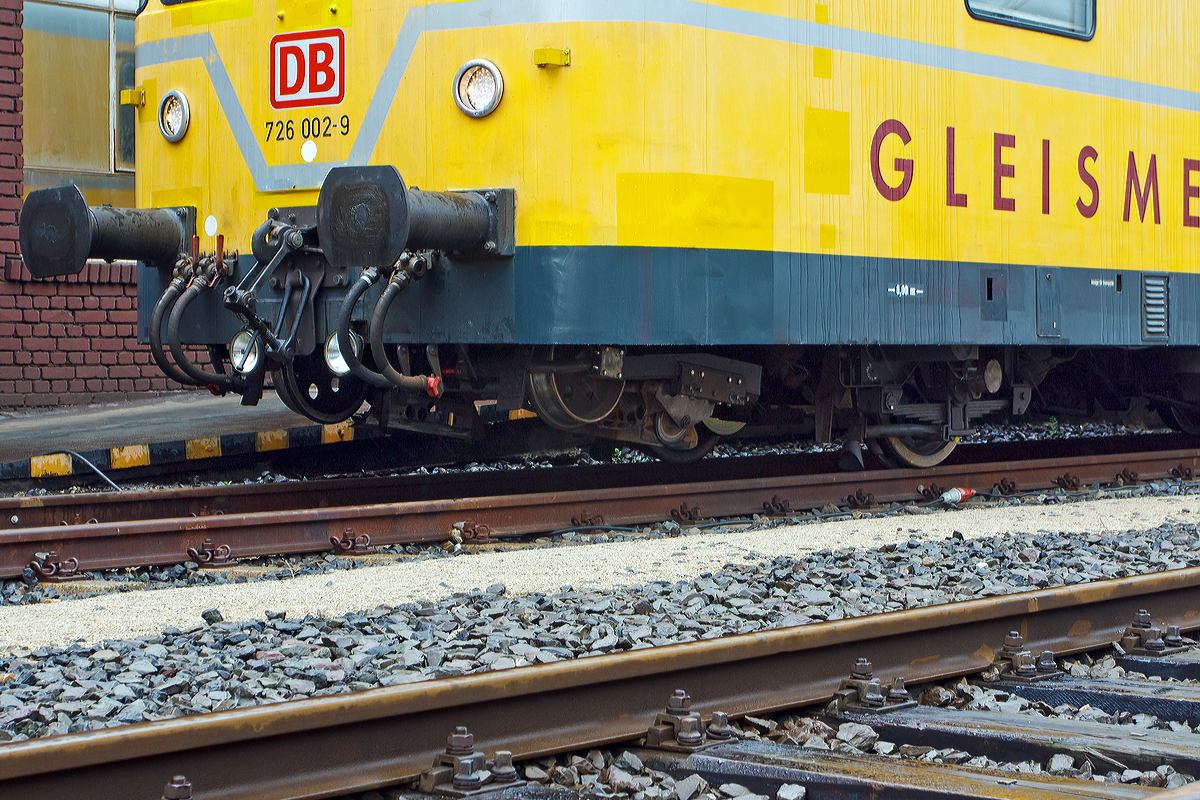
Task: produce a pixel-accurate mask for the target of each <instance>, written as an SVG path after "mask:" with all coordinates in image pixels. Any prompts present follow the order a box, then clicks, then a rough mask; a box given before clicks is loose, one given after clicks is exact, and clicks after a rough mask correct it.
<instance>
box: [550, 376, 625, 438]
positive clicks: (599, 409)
mask: <svg viewBox="0 0 1200 800" xmlns="http://www.w3.org/2000/svg"><path fill="white" fill-rule="evenodd" d="M529 389H530V395H531V397H532V398H533V404H534V406H535V407H536V408H537V412H538V416H540V417H542V418H543V419H545V420H546V422H548V423H550V424H551V425H553V426H554V427H556V428H561V429H563V430H571V429H574V428H582V427H583V426H585V425H591V424H593V423H596V422H599V421H600V420H602V419H604V418H605V417H607V416H608V415H609V414H611V413H612V410H613V409H614V408H616V407H617V403H619V402H620V400H621V392H623V391H625V381H623V380H619V379H617V378H602V377H599V376H597V375H591V374H589V373H586V372H563V373H552V372H539V373H534V374H532V375H530V376H529Z"/></svg>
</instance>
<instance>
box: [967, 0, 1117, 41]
mask: <svg viewBox="0 0 1200 800" xmlns="http://www.w3.org/2000/svg"><path fill="white" fill-rule="evenodd" d="M978 2H979V0H963V5H964V6H966V9H967V14H968V15H970V17H971V18H972V19H976V20H979V21H980V22H990V23H992V24H994V25H1006V26H1008V27H1010V28H1021V29H1023V30H1028V31H1037V32H1038V33H1049V34H1051V35H1053V36H1062V37H1065V38H1068V39H1075V40H1077V41H1082V42H1090V41H1091V40H1092V39H1093V38H1094V37H1095V36H1096V23H1097V16H1098V14H1099V9H1098V8H1097V5H1098V3H1097V2H1096V0H1083V2H1085V3H1089V4H1090V5H1091V22H1092V25H1091V28H1090V29H1089V30H1087V31H1078V30H1075V29H1073V28H1067V27H1063V26H1055V25H1048V24H1039V23H1037V22H1033V21H1031V20H1027V19H1021V18H1020V17H1011V16H1008V15H1006V14H1001V13H998V12H995V11H991V10H984V9H979V8H972V4H973V3H976V4H977V3H978Z"/></svg>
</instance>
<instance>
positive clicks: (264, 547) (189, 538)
mask: <svg viewBox="0 0 1200 800" xmlns="http://www.w3.org/2000/svg"><path fill="white" fill-rule="evenodd" d="M1196 473H1200V451H1197V450H1194V449H1189V450H1174V451H1161V452H1150V453H1122V454H1114V455H1106V456H1094V455H1093V456H1087V457H1083V458H1056V459H1047V460H1042V461H1033V462H1004V463H993V464H977V465H957V466H953V467H939V468H935V469H930V470H883V471H876V472H856V473H848V472H843V473H833V474H820V475H785V476H775V477H766V478H745V479H738V480H726V481H704V482H697V483H677V484H668V485H653V486H625V487H614V488H605V489H592V490H572V491H557V492H542V493H536V494H517V495H506V496H499V497H474V498H466V499H460V500H428V501H414V502H396V503H378V504H374V505H364V506H342V507H334V508H308V509H300V510H292V511H264V512H261V513H243V514H223V515H213V516H204V517H176V518H170V519H158V520H134V521H129V522H109V523H96V524H82V525H56V526H45V527H37V528H27V529H21V530H11V531H3V532H0V578H11V577H17V576H20V575H21V574H22V571H23V570H24V569H25V568H26V567H28V566H30V565H31V564H33V563H34V562H37V566H36V567H35V569H36V571H37V572H38V573H39V574H40V575H41V576H42V577H45V578H51V579H56V578H64V577H71V576H72V575H73V574H78V573H81V572H85V571H88V570H99V569H112V568H120V567H138V566H153V565H164V564H177V563H181V562H183V561H195V562H198V563H201V564H204V565H208V566H216V565H220V564H223V563H227V562H231V561H233V560H235V559H238V558H251V557H258V556H268V555H288V554H297V553H312V552H322V551H333V552H341V553H350V554H359V553H364V552H367V551H369V549H370V548H372V547H378V546H382V545H390V544H398V543H411V542H422V541H425V542H427V541H442V540H445V539H447V538H448V537H449V536H450V535H451V533H452V531H454V530H455V529H457V530H458V531H459V532H460V534H461V535H462V536H463V538H464V539H465V540H467V541H471V540H474V541H485V540H487V539H488V538H490V537H498V536H513V535H522V534H533V533H543V532H547V531H553V530H558V529H562V528H569V527H572V526H578V525H591V524H595V525H610V526H627V525H643V524H647V523H652V522H660V521H665V520H670V519H676V520H679V521H680V522H681V523H682V524H688V523H690V522H694V521H698V520H700V519H711V518H718V519H719V518H725V517H737V516H744V515H748V514H753V513H759V514H764V513H765V514H776V515H787V514H794V513H800V512H801V510H803V509H810V508H817V507H820V506H823V505H826V504H828V503H845V502H847V501H848V500H849V501H850V502H851V503H852V504H858V505H863V504H865V503H868V502H874V503H881V502H898V501H899V502H906V501H912V500H920V499H922V494H921V491H920V489H919V487H921V488H923V489H924V491H925V493H926V495H929V494H932V495H933V496H936V494H937V493H938V492H940V491H941V489H942V488H944V487H948V486H970V487H972V488H977V489H991V488H992V487H1005V489H1006V490H1008V491H1009V492H1010V493H1011V491H1017V490H1024V491H1028V490H1035V489H1041V488H1051V487H1056V486H1057V487H1062V488H1079V487H1080V486H1088V485H1090V484H1093V483H1100V484H1104V485H1110V484H1113V483H1124V484H1127V483H1128V482H1130V481H1131V480H1143V481H1144V480H1149V479H1155V478H1170V477H1185V478H1190V477H1191V476H1192V475H1193V474H1196ZM39 553H42V554H50V555H48V556H45V557H43V558H38V555H37V554H39Z"/></svg>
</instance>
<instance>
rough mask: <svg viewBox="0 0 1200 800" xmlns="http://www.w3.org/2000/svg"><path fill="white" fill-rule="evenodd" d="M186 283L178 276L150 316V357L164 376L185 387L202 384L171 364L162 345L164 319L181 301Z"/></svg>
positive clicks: (168, 286) (183, 278) (169, 285)
mask: <svg viewBox="0 0 1200 800" xmlns="http://www.w3.org/2000/svg"><path fill="white" fill-rule="evenodd" d="M186 283H187V279H186V278H185V277H184V276H182V275H177V276H176V277H175V278H173V279H172V280H171V282H170V283H169V284H168V285H167V289H166V291H165V292H163V293H162V297H160V298H158V303H157V304H156V305H155V306H154V313H153V314H151V315H150V355H152V356H153V357H154V363H155V364H158V368H159V369H161V370H162V371H163V374H164V375H166V376H167V377H168V378H170V379H171V380H173V381H175V382H176V383H182V384H183V385H184V386H200V385H202V384H200V383H198V382H196V381H194V380H192V379H191V378H190V377H188V376H187V375H185V374H184V373H183V371H182V370H180V369H179V367H177V366H175V365H174V364H172V363H171V361H170V359H168V358H167V354H166V353H165V352H164V351H163V345H162V324H163V317H165V316H166V315H167V309H168V308H171V306H172V305H173V304H174V303H175V301H176V300H178V299H179V293H180V292H181V291H182V290H183V287H184V285H185V284H186Z"/></svg>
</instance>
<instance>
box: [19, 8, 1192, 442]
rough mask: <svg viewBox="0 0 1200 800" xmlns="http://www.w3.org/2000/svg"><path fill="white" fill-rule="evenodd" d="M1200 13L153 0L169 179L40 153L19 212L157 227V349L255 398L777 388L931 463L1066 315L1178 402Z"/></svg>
mask: <svg viewBox="0 0 1200 800" xmlns="http://www.w3.org/2000/svg"><path fill="white" fill-rule="evenodd" d="M1195 22H1196V15H1195V12H1194V11H1192V10H1190V9H1189V8H1188V7H1187V6H1186V5H1184V4H1179V5H1177V6H1171V7H1169V8H1168V7H1163V8H1156V9H1152V10H1147V9H1142V8H1135V7H1133V6H1132V5H1130V6H1126V5H1120V6H1119V7H1115V8H1107V7H1105V8H1100V9H1099V10H1098V9H1097V3H1096V2H1095V0H1037V2H1034V3H1028V2H1017V1H1016V0H955V1H954V2H945V1H944V0H892V1H889V2H850V0H839V1H838V2H814V0H714V2H700V1H699V0H656V1H655V2H651V3H646V2H640V0H639V1H638V2H635V1H634V0H607V1H606V2H596V1H595V0H527V2H515V1H514V0H465V1H463V2H449V1H447V2H435V1H434V0H429V2H424V1H420V2H379V3H371V4H366V3H362V2H359V3H357V4H356V3H354V2H353V0H324V2H320V3H318V2H313V1H312V0H180V1H177V2H164V1H163V0H151V2H150V4H149V6H148V7H147V8H146V9H145V10H144V12H143V13H142V14H141V15H140V16H139V17H138V29H137V50H136V63H137V72H136V75H137V81H136V88H135V89H133V90H132V91H129V92H127V93H125V94H126V97H125V100H126V101H128V102H130V103H132V104H134V105H135V106H136V107H137V120H138V123H137V124H138V138H139V146H138V154H137V174H138V179H137V198H138V206H139V208H140V209H142V210H141V211H135V210H123V209H107V210H105V209H95V208H93V209H88V208H87V206H86V204H85V203H84V201H83V199H82V197H80V196H79V194H78V192H77V191H76V190H74V189H73V188H72V187H66V188H64V189H60V190H49V191H47V192H36V193H33V194H31V195H30V198H29V201H28V202H27V204H26V208H25V211H24V212H23V215H22V247H23V251H24V252H25V255H26V259H27V261H28V262H29V264H30V267H31V269H32V270H33V271H34V273H35V274H43V275H52V274H63V273H66V272H70V271H73V270H77V269H78V267H79V265H81V264H82V261H83V259H85V258H86V257H88V256H92V257H110V258H111V257H127V258H137V259H139V260H141V261H143V262H144V263H145V264H146V265H147V268H146V269H143V271H142V287H141V295H140V296H141V298H142V308H141V309H140V310H139V328H140V330H141V332H142V335H143V338H145V339H147V340H148V341H149V342H150V344H151V346H152V348H153V349H154V351H155V354H156V355H155V358H156V360H157V361H158V362H159V364H160V366H162V367H163V369H164V371H166V372H167V374H168V375H171V376H172V377H174V378H176V379H177V380H180V381H182V382H185V383H193V384H210V385H212V386H213V387H214V388H217V389H218V390H233V391H238V392H241V393H242V394H243V396H244V397H245V398H246V400H247V402H253V401H255V400H256V398H257V397H258V395H259V393H260V392H261V389H262V385H263V380H264V376H265V375H266V374H267V373H268V372H269V373H272V374H273V375H274V384H275V386H276V388H277V389H278V390H279V391H280V393H281V395H282V396H283V397H284V399H285V400H286V401H287V402H288V403H289V404H290V405H292V406H293V407H294V408H296V409H297V410H299V411H301V412H302V413H304V414H306V415H308V416H310V417H312V418H313V419H318V420H321V421H334V420H338V419H344V418H346V417H347V416H349V415H350V414H352V413H354V411H355V410H357V408H358V407H359V406H360V405H361V403H362V401H363V399H364V398H366V397H368V396H369V397H370V398H371V400H372V406H373V407H375V408H378V409H379V411H378V413H379V415H380V417H381V419H382V420H383V421H384V422H387V423H388V424H397V425H400V426H404V425H410V426H417V427H419V426H421V425H432V426H440V429H441V430H443V431H444V430H446V429H450V428H454V427H456V426H461V425H464V424H465V425H467V427H471V426H473V425H475V424H476V423H475V422H470V421H469V420H475V421H477V420H478V419H479V418H480V416H481V409H483V408H488V409H490V411H489V413H490V414H493V415H495V416H493V417H490V418H494V419H507V418H509V417H511V416H514V415H515V416H521V415H523V414H524V413H525V412H526V411H527V410H533V411H536V413H537V415H538V416H539V417H540V418H541V419H542V420H544V421H545V422H547V423H548V424H550V425H551V426H552V427H554V428H558V429H560V430H568V431H574V432H581V433H584V434H587V435H591V436H604V437H609V438H614V439H620V440H624V441H632V442H636V443H639V444H643V445H651V446H654V447H657V448H660V450H662V451H663V452H667V453H675V454H678V453H681V452H686V453H693V454H694V453H697V452H700V451H702V450H704V449H705V447H707V446H711V443H712V442H713V441H715V439H716V438H717V437H719V436H722V435H728V434H731V433H733V432H735V431H736V430H738V428H740V427H741V425H742V424H743V423H745V422H747V421H752V420H753V419H754V415H753V413H752V412H751V411H750V409H751V407H752V406H754V404H755V402H756V400H757V399H758V398H759V397H760V396H764V397H766V399H767V401H768V404H769V405H771V406H772V407H773V408H775V409H776V410H781V411H780V413H781V414H783V415H784V417H787V416H788V415H791V417H792V418H795V419H800V420H803V421H804V422H805V423H806V424H811V425H812V427H813V430H814V433H815V435H816V438H817V439H818V440H819V441H827V440H829V438H830V437H831V436H832V434H833V431H834V430H835V429H841V430H843V431H844V432H845V433H846V435H848V436H850V437H852V438H856V439H858V440H868V441H870V440H879V441H883V442H887V443H890V444H889V446H890V447H892V449H893V450H894V451H896V453H897V455H898V456H899V458H900V460H902V461H904V462H906V463H910V464H915V465H921V466H925V465H929V464H931V463H936V462H937V461H938V460H940V459H942V458H944V457H945V456H946V455H947V454H948V453H949V451H950V450H951V449H953V443H954V441H955V438H956V437H957V436H960V435H962V434H964V433H966V432H968V431H970V430H971V426H972V420H973V419H978V418H980V417H982V416H983V415H986V414H993V413H1008V414H1014V415H1019V414H1021V413H1024V411H1025V409H1026V408H1027V407H1028V406H1029V404H1030V401H1031V396H1032V390H1033V388H1034V387H1036V386H1038V385H1039V384H1040V383H1041V382H1042V381H1044V380H1045V379H1046V377H1047V375H1050V374H1051V373H1052V371H1053V370H1054V369H1056V368H1058V367H1059V366H1060V365H1064V364H1069V363H1070V362H1071V360H1072V359H1073V358H1074V356H1073V355H1072V353H1073V352H1074V350H1073V349H1072V348H1092V350H1091V351H1090V352H1091V353H1092V355H1091V356H1090V358H1093V360H1097V361H1098V362H1103V363H1101V365H1100V366H1099V367H1097V370H1098V372H1099V373H1103V374H1104V375H1105V381H1106V383H1105V387H1106V388H1105V391H1113V392H1116V393H1118V394H1122V396H1124V395H1128V394H1138V393H1144V395H1145V396H1146V397H1147V398H1149V399H1151V400H1152V401H1153V402H1155V403H1160V404H1164V403H1165V404H1166V405H1163V406H1162V408H1163V409H1164V410H1170V409H1174V410H1175V411H1176V412H1177V413H1176V417H1177V418H1178V417H1179V416H1180V413H1182V414H1183V416H1184V417H1185V418H1187V419H1189V420H1190V417H1187V414H1186V413H1185V412H1186V411H1187V409H1188V408H1191V406H1190V405H1189V403H1190V402H1194V400H1192V401H1189V400H1188V399H1187V398H1188V397H1191V396H1193V395H1197V394H1200V366H1196V365H1200V359H1194V358H1190V357H1182V356H1179V357H1177V354H1178V351H1177V352H1176V354H1169V353H1168V350H1167V348H1165V347H1163V346H1164V345H1183V346H1188V347H1194V346H1196V345H1200V316H1198V315H1197V312H1196V304H1194V303H1192V302H1185V301H1186V299H1187V298H1190V297H1193V296H1195V292H1196V290H1197V287H1196V286H1195V281H1196V280H1197V279H1196V278H1195V274H1194V272H1195V267H1194V264H1195V263H1196V258H1195V256H1196V254H1197V243H1196V237H1197V236H1198V235H1200V233H1198V231H1200V175H1198V174H1197V173H1200V152H1194V151H1193V143H1194V142H1195V141H1197V140H1198V139H1197V136H1198V135H1200V113H1198V112H1200V99H1198V98H1200V87H1198V86H1196V85H1194V84H1195V83H1196V82H1197V80H1198V79H1197V78H1196V77H1195V75H1196V74H1197V73H1196V72H1195V71H1194V70H1186V69H1185V70H1179V69H1176V68H1175V67H1174V66H1173V65H1175V64H1177V63H1180V62H1181V61H1185V60H1186V58H1187V57H1189V56H1188V54H1189V53H1190V52H1191V43H1190V38H1189V37H1190V36H1191V34H1190V31H1192V30H1193V29H1194V27H1195ZM39 220H41V221H40V222H39ZM188 345H209V346H210V348H211V349H213V350H214V353H213V359H212V360H213V363H216V364H222V363H228V364H229V365H230V366H231V367H232V369H231V370H229V371H228V372H222V371H220V370H215V371H214V368H213V367H211V366H208V367H199V366H197V365H196V364H195V363H193V361H192V358H193V354H192V351H190V350H188V349H187V346H188ZM1147 347H1148V348H1152V350H1151V352H1150V353H1149V354H1148V355H1145V356H1144V357H1139V358H1138V359H1130V358H1129V356H1128V352H1129V350H1130V349H1131V348H1147ZM1064 348H1066V349H1064ZM168 351H169V352H168ZM1070 383H1071V381H1069V380H1067V381H1064V386H1068V388H1069V384H1070ZM392 390H397V391H396V392H393V391H392ZM384 395H389V396H391V397H393V398H396V399H395V401H394V402H391V401H385V400H384ZM435 409H436V414H435V413H434V411H435ZM1181 409H1182V411H1181ZM451 420H453V421H451ZM464 420H468V422H465V423H464ZM1194 427H1197V428H1200V426H1194Z"/></svg>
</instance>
